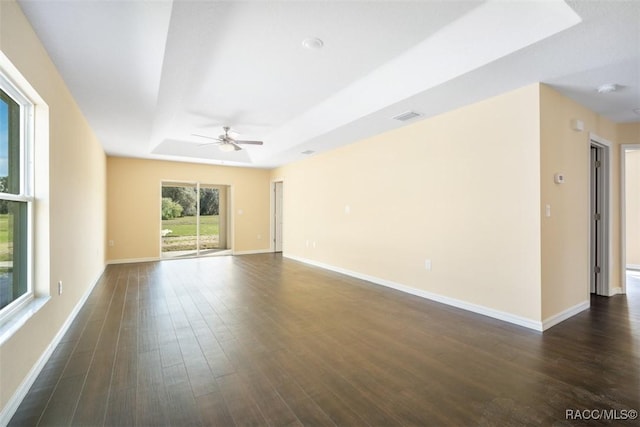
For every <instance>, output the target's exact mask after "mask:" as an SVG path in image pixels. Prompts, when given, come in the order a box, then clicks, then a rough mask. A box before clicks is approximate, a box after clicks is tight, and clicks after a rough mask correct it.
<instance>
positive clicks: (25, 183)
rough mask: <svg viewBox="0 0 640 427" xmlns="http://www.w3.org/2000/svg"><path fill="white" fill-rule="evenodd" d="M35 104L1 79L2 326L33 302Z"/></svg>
mask: <svg viewBox="0 0 640 427" xmlns="http://www.w3.org/2000/svg"><path fill="white" fill-rule="evenodd" d="M32 109H33V105H32V104H31V103H30V102H29V101H28V100H27V99H26V98H25V97H24V96H23V95H22V94H21V93H20V92H19V91H18V90H17V89H16V88H15V87H14V86H13V85H11V83H10V82H9V81H8V80H7V79H5V78H4V77H3V76H2V75H0V323H2V321H3V320H5V319H7V318H8V317H9V316H10V315H11V313H13V312H15V311H16V310H17V309H19V308H20V307H22V306H23V305H24V304H26V303H27V302H29V301H30V300H31V299H32V298H33V286H32V283H31V265H32V262H31V232H32V230H31V229H32V225H31V224H32V220H31V217H32V203H33V197H32V191H31V181H32V179H31V164H32V162H31V160H30V152H31V150H30V149H29V148H30V136H31V132H30V123H31V116H32V114H31V111H32Z"/></svg>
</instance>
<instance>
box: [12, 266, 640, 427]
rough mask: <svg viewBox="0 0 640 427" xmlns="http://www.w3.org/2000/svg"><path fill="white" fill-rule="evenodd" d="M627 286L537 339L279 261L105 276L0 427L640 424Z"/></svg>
mask: <svg viewBox="0 0 640 427" xmlns="http://www.w3.org/2000/svg"><path fill="white" fill-rule="evenodd" d="M634 280H636V282H635V285H634V284H631V285H630V289H629V295H627V296H622V295H620V296H615V297H611V298H602V297H594V298H593V300H592V308H591V309H590V310H588V311H586V312H583V313H581V314H579V315H578V316H575V317H574V318H572V319H569V320H567V321H565V322H563V323H561V324H559V325H557V326H555V327H554V328H552V329H550V330H549V331H547V332H545V333H544V334H540V333H536V332H532V331H529V330H527V329H524V328H521V327H518V326H513V325H510V324H507V323H504V322H500V321H498V320H494V319H490V318H487V317H484V316H480V315H476V314H473V313H468V312H465V311H462V310H458V309H455V308H452V307H448V306H444V305H441V304H437V303H434V302H431V301H427V300H424V299H421V298H418V297H414V296H411V295H407V294H403V293H400V292H397V291H394V290H391V289H387V288H384V287H380V286H376V285H373V284H370V283H367V282H364V281H360V280H357V279H353V278H349V277H346V276H342V275H339V274H336V273H332V272H328V271H325V270H321V269H318V268H314V267H310V266H307V265H304V264H301V263H298V262H295V261H292V260H287V259H283V258H282V257H281V256H279V255H273V254H265V255H249V256H241V257H216V258H200V259H184V260H171V261H163V262H155V263H141V264H128V265H112V266H109V267H108V268H107V270H106V272H105V274H104V276H103V277H102V279H101V280H100V282H99V284H98V285H97V286H96V288H95V290H94V291H93V293H92V294H91V296H90V297H89V299H88V301H87V303H86V304H85V306H84V307H83V309H82V310H81V312H80V313H79V315H78V317H77V318H76V320H75V321H74V322H73V324H72V326H71V328H70V329H69V331H68V333H67V334H66V336H65V337H64V339H63V340H62V342H61V343H60V344H59V345H58V347H57V348H56V350H55V352H54V354H53V356H52V357H51V359H50V360H49V362H48V363H47V365H46V367H45V369H44V370H43V371H42V373H41V374H40V376H39V377H38V379H37V381H36V382H35V384H34V385H33V387H32V388H31V390H30V391H29V394H28V395H27V397H26V398H25V400H24V401H23V403H22V405H21V406H20V408H19V409H18V411H17V413H16V414H15V416H14V417H13V419H12V421H11V423H10V425H11V426H65V425H73V426H165V425H173V426H200V425H219V426H234V425H237V426H245V425H258V426H262V425H272V426H285V425H286V426H289V425H305V426H324V425H327V426H335V425H339V426H367V425H370V426H394V425H420V426H430V425H434V426H440V425H456V426H472V425H478V426H510V425H513V426H520V425H558V426H562V425H579V424H580V423H579V422H578V423H577V422H576V421H572V420H566V419H565V418H566V410H568V409H573V410H585V409H612V410H618V411H621V410H629V409H636V410H637V409H640V403H639V402H640V396H639V393H640V279H634ZM617 422H618V423H621V421H617ZM608 423H609V422H608V421H605V420H598V421H590V422H589V424H588V425H604V424H608ZM637 423H638V421H637V420H628V421H625V422H624V424H620V425H637Z"/></svg>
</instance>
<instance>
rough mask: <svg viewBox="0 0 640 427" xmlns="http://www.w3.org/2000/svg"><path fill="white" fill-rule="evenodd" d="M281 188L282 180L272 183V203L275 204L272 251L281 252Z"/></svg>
mask: <svg viewBox="0 0 640 427" xmlns="http://www.w3.org/2000/svg"><path fill="white" fill-rule="evenodd" d="M282 190H283V188H282V182H276V183H274V188H273V192H274V205H275V212H274V220H273V221H274V224H273V230H274V236H273V243H274V245H273V246H274V252H282V222H283V212H282V210H283V203H282V197H283V194H282V193H283V191H282Z"/></svg>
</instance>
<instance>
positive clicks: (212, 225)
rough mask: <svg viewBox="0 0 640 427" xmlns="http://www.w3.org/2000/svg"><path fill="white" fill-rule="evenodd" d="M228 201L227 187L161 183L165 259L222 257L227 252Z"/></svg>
mask: <svg viewBox="0 0 640 427" xmlns="http://www.w3.org/2000/svg"><path fill="white" fill-rule="evenodd" d="M227 198H228V187H227V186H218V185H212V184H201V183H199V182H192V183H184V182H162V198H161V199H162V200H161V207H160V216H161V227H160V236H161V237H160V240H161V243H160V252H161V255H162V257H163V258H176V257H194V256H206V255H221V254H223V253H226V252H228V241H229V239H228V238H227V235H228V227H227V217H228V215H227V210H228V203H227Z"/></svg>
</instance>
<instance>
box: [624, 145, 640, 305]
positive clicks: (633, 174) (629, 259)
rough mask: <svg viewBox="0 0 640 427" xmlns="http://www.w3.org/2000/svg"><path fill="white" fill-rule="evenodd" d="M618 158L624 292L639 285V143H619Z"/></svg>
mask: <svg viewBox="0 0 640 427" xmlns="http://www.w3.org/2000/svg"><path fill="white" fill-rule="evenodd" d="M620 158H621V168H620V169H621V174H620V175H621V176H620V183H621V186H620V187H621V188H620V194H621V196H622V197H621V212H622V221H621V228H622V230H621V236H622V239H621V240H622V242H621V246H622V247H621V253H622V257H621V258H622V263H621V267H622V292H623V293H627V292H628V291H629V287H630V286H631V287H634V286H635V287H636V288H637V289H640V288H639V287H638V285H637V284H638V283H640V281H639V280H638V278H640V144H623V145H622V147H621V152H620ZM625 273H626V274H625Z"/></svg>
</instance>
